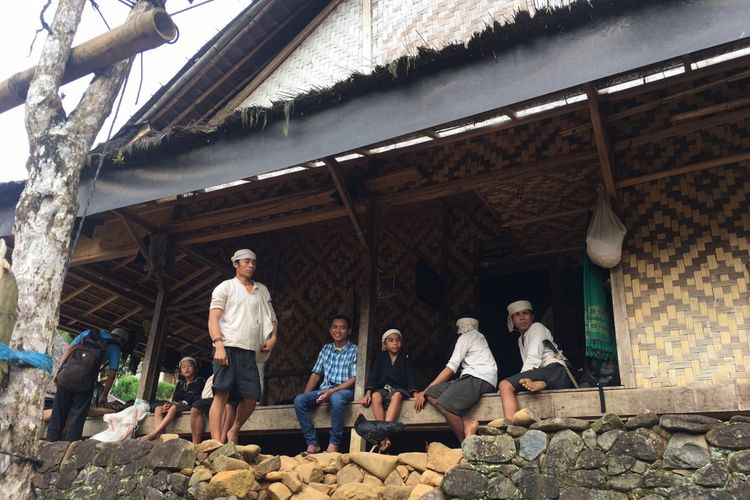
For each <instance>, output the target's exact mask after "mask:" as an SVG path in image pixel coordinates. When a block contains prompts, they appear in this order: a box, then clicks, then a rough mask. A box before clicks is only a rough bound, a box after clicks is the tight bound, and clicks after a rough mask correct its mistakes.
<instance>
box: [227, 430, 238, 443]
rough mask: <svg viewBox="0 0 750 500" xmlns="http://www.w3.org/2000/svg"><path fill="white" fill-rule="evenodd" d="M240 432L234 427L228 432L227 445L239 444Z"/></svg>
mask: <svg viewBox="0 0 750 500" xmlns="http://www.w3.org/2000/svg"><path fill="white" fill-rule="evenodd" d="M238 438H239V431H238V430H237V429H235V428H234V427H232V428H231V429H229V430H228V431H227V443H234V444H239V441H238Z"/></svg>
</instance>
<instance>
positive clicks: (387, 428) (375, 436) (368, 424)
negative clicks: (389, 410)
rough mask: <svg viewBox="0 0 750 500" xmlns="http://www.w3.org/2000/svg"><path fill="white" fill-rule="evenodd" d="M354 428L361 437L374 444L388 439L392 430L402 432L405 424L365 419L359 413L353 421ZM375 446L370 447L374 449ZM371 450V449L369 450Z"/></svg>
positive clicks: (376, 444)
mask: <svg viewBox="0 0 750 500" xmlns="http://www.w3.org/2000/svg"><path fill="white" fill-rule="evenodd" d="M354 430H355V431H357V434H359V435H360V436H361V437H363V438H364V439H365V440H366V441H367V442H369V443H373V444H374V445H375V446H380V444H381V443H382V442H383V441H385V440H386V439H388V437H389V436H390V435H391V434H392V433H394V432H402V431H405V430H406V425H404V424H402V423H401V422H385V421H383V420H367V419H366V418H365V416H364V415H362V414H361V413H360V414H359V416H358V417H357V420H355V421H354ZM375 446H373V447H372V449H373V450H374V449H375ZM370 451H372V450H370Z"/></svg>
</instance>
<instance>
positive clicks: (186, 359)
mask: <svg viewBox="0 0 750 500" xmlns="http://www.w3.org/2000/svg"><path fill="white" fill-rule="evenodd" d="M185 361H189V362H191V363H193V366H194V367H195V368H198V362H197V361H195V358H192V357H190V356H185V357H184V358H182V359H181V360H180V362H179V363H177V366H182V363H184V362H185Z"/></svg>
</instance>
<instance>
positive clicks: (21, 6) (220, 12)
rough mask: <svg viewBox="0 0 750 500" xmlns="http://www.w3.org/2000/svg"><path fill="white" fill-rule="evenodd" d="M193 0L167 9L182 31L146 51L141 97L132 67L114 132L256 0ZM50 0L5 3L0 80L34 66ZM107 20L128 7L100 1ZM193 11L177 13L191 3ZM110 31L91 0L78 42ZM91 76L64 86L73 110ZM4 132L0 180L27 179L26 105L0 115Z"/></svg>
mask: <svg viewBox="0 0 750 500" xmlns="http://www.w3.org/2000/svg"><path fill="white" fill-rule="evenodd" d="M205 1H206V0H194V1H193V3H192V4H190V3H189V2H188V1H187V0H169V1H168V2H167V3H166V5H167V12H169V13H174V15H173V18H172V19H173V21H174V22H175V24H176V25H177V27H178V28H179V30H180V36H179V39H178V40H177V42H176V43H174V44H172V45H167V44H165V45H162V46H161V47H158V48H156V49H153V50H150V51H148V52H145V53H143V84H142V88H141V92H140V96H139V97H138V100H137V102H136V96H137V90H138V86H139V83H140V79H141V71H140V61H139V57H140V56H139V57H138V58H136V60H135V62H134V64H133V68H132V69H131V72H130V78H129V82H128V85H127V88H126V92H125V97H124V98H123V101H122V106H121V108H120V111H119V114H118V116H117V120H116V122H115V127H114V129H113V131H112V134H113V135H114V134H115V133H116V132H117V130H118V129H119V127H120V126H121V125H122V124H124V123H125V122H126V121H127V120H128V118H130V116H131V115H133V114H134V113H135V112H136V111H137V110H138V109H139V108H140V107H141V106H142V105H143V104H145V103H146V102H147V101H148V100H149V98H150V97H151V96H152V95H153V94H154V93H155V92H156V91H157V90H159V88H161V86H162V85H163V84H165V83H167V82H168V81H169V80H170V79H171V78H172V76H174V75H175V73H177V71H179V69H180V68H181V67H182V66H183V65H184V64H185V63H186V62H187V60H188V59H189V58H190V57H191V56H192V55H193V54H195V52H197V51H198V49H199V48H200V47H202V46H203V45H204V44H205V43H206V42H207V41H208V40H209V39H211V37H213V36H214V35H215V34H216V33H217V32H218V31H220V30H221V28H223V27H224V26H226V24H227V23H228V22H229V21H231V20H232V19H233V18H234V17H235V16H236V15H237V14H239V13H240V11H242V9H244V8H245V7H246V6H247V5H249V4H250V3H252V0H212V1H209V2H208V3H205V4H203V2H205ZM45 2H46V0H24V1H22V2H17V1H8V0H5V1H3V2H1V3H0V47H2V49H0V81H4V80H6V79H7V78H9V77H11V76H12V75H13V74H15V73H17V72H19V71H22V70H24V69H26V68H29V67H32V66H34V65H35V64H36V61H37V59H38V58H39V54H40V52H41V48H42V46H43V44H44V41H45V39H46V36H45V35H46V33H44V32H42V33H41V34H40V35H39V36H38V38H37V41H36V43H35V44H34V50H33V52H32V54H31V55H29V48H30V47H31V42H32V40H33V39H34V32H35V31H36V30H37V29H38V28H39V27H40V21H39V14H40V12H41V10H42V7H43V6H44V4H45ZM96 4H97V5H98V6H99V9H100V10H101V12H102V14H103V16H104V19H105V20H106V21H107V23H108V24H109V26H110V27H113V28H114V27H115V26H119V25H120V24H122V23H123V21H124V20H125V17H126V16H127V14H128V11H129V8H128V7H127V6H126V5H125V4H123V3H121V2H120V1H118V0H97V1H96ZM200 4H203V5H200ZM191 5H192V6H195V7H194V8H192V9H191V10H187V11H185V12H182V13H177V12H178V11H181V10H183V9H186V8H188V7H191ZM56 7H57V1H56V0H53V2H52V5H51V6H50V8H49V9H47V13H46V15H45V19H46V20H47V22H48V23H50V24H51V23H52V18H53V16H54V12H55V8H56ZM105 31H107V27H106V25H105V24H104V21H103V20H102V18H101V17H100V15H99V14H98V13H97V12H96V10H94V8H93V7H92V6H91V3H90V2H87V5H86V8H85V9H84V13H83V18H82V20H81V24H80V26H79V29H78V32H77V33H76V38H75V41H74V42H73V46H76V45H79V44H80V43H82V42H85V41H87V40H90V39H92V38H94V37H96V36H98V35H100V34H102V33H104V32H105ZM90 80H91V77H90V76H89V77H84V78H81V79H79V80H77V81H75V82H71V83H69V84H68V85H66V86H64V87H63V88H62V90H61V93H62V94H63V95H64V97H63V107H64V108H65V110H66V111H67V112H68V113H70V112H71V111H72V110H73V109H75V106H76V104H77V103H78V100H79V99H80V97H81V95H82V94H83V91H84V90H85V88H86V86H87V85H88V82H89V81H90ZM113 115H114V109H113V112H112V114H111V115H110V116H109V118H108V119H107V121H106V122H105V123H104V126H103V127H102V130H101V131H100V133H99V137H98V138H97V140H96V141H95V142H94V145H96V144H98V143H100V142H103V141H104V140H106V138H107V133H108V132H109V128H110V125H111V122H112V118H113ZM0 137H2V144H3V158H2V162H1V163H0V182H7V181H12V180H21V179H25V178H26V159H27V156H28V151H29V149H28V140H27V137H26V129H25V125H24V108H23V106H18V107H16V108H14V109H12V110H10V111H6V112H5V113H2V114H0Z"/></svg>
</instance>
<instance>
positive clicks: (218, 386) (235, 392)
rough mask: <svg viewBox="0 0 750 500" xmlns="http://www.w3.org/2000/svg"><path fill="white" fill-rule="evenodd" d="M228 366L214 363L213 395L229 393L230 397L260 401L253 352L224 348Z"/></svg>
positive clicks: (258, 377)
mask: <svg viewBox="0 0 750 500" xmlns="http://www.w3.org/2000/svg"><path fill="white" fill-rule="evenodd" d="M225 349H226V351H227V358H228V359H229V365H228V366H222V365H220V364H219V363H217V362H216V361H214V364H213V367H214V383H213V389H214V393H215V392H216V391H230V393H231V395H232V397H239V398H242V399H253V400H255V401H258V400H259V399H260V375H259V374H258V365H257V364H256V363H255V351H249V350H247V349H240V348H239V347H226V348H225Z"/></svg>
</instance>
